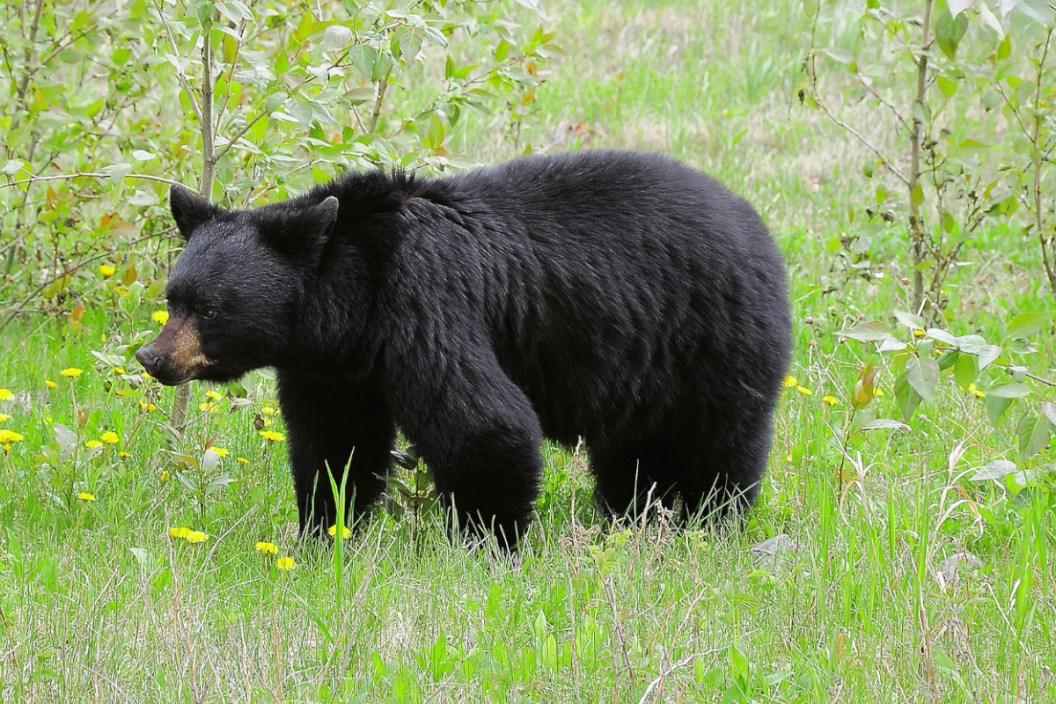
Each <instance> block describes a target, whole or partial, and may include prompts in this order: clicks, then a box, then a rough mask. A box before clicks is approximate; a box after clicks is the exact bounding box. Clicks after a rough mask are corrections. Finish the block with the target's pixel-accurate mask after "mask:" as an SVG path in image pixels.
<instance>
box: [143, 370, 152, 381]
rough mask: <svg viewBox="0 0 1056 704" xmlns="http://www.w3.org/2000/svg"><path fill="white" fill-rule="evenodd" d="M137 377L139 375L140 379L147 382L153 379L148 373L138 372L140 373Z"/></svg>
mask: <svg viewBox="0 0 1056 704" xmlns="http://www.w3.org/2000/svg"><path fill="white" fill-rule="evenodd" d="M139 375H140V376H141V377H143V378H144V379H146V380H147V381H150V380H151V379H153V378H154V377H152V376H151V375H150V372H140V373H139Z"/></svg>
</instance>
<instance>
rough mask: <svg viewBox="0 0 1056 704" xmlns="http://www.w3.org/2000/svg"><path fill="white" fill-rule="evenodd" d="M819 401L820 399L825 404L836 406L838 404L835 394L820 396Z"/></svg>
mask: <svg viewBox="0 0 1056 704" xmlns="http://www.w3.org/2000/svg"><path fill="white" fill-rule="evenodd" d="M821 401H822V403H824V404H825V405H827V406H838V405H840V401H839V399H837V398H836V397H835V396H833V395H831V394H826V395H825V396H822V397H821Z"/></svg>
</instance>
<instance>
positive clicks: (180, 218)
mask: <svg viewBox="0 0 1056 704" xmlns="http://www.w3.org/2000/svg"><path fill="white" fill-rule="evenodd" d="M170 202H171V206H172V215H173V217H174V218H175V220H176V225H177V227H178V228H179V230H180V233H181V234H182V235H183V237H184V239H185V240H186V248H185V249H184V251H183V253H182V254H181V255H180V257H179V259H177V261H176V264H175V265H174V266H173V269H172V272H171V274H170V276H169V283H168V286H167V287H166V290H165V294H166V298H167V300H168V309H169V319H168V321H167V322H166V323H165V326H164V328H162V330H161V332H160V333H159V334H158V336H157V337H156V338H154V339H153V340H152V341H150V342H149V343H148V344H146V345H144V346H143V347H141V348H140V349H139V351H138V352H136V359H138V360H139V362H140V364H142V365H143V367H144V368H145V369H146V370H147V371H148V372H150V374H151V376H153V377H154V378H156V379H157V380H158V381H160V382H161V383H163V384H167V385H174V384H182V383H184V382H186V381H190V380H191V379H202V380H205V381H215V382H225V381H231V380H234V379H237V378H238V377H240V376H242V375H243V374H245V373H246V372H248V371H251V370H253V369H257V368H260V367H264V366H274V365H277V364H280V363H281V361H282V359H283V356H284V351H285V349H286V348H287V347H288V346H289V344H290V342H291V340H293V339H295V338H296V335H297V333H296V327H297V323H298V319H299V317H300V314H301V312H302V307H303V305H304V289H305V283H306V282H307V281H309V280H310V279H311V277H312V275H313V273H314V272H315V271H316V269H317V268H318V267H319V264H320V259H321V257H322V253H323V250H324V249H325V247H326V244H327V241H328V239H329V237H330V234H331V232H332V231H333V229H334V223H335V222H336V220H337V213H338V201H337V198H335V197H333V196H330V197H328V198H326V199H324V200H322V201H321V202H318V203H308V202H303V201H300V202H299V201H288V202H285V203H280V204H277V205H271V206H265V207H263V208H259V209H256V210H250V211H228V210H224V209H222V208H219V207H217V206H215V205H212V204H211V203H209V202H208V201H206V200H204V199H203V198H201V197H199V196H197V195H195V194H194V193H193V192H191V191H190V190H188V189H186V188H183V187H182V186H173V187H172V191H171V193H170Z"/></svg>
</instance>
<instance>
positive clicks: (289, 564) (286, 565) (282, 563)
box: [275, 555, 297, 570]
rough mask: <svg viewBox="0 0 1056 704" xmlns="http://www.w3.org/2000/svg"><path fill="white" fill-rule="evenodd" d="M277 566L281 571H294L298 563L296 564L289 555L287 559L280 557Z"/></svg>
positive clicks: (276, 562)
mask: <svg viewBox="0 0 1056 704" xmlns="http://www.w3.org/2000/svg"><path fill="white" fill-rule="evenodd" d="M275 566H276V567H278V568H279V569H280V570H292V569H293V568H294V567H296V566H297V563H296V562H294V560H293V558H292V557H290V556H289V555H287V556H286V557H280V558H279V559H278V560H276V561H275Z"/></svg>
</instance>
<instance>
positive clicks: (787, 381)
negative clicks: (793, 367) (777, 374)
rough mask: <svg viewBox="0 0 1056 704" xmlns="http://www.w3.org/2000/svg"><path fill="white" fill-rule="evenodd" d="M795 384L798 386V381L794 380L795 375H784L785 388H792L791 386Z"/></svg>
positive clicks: (793, 386)
mask: <svg viewBox="0 0 1056 704" xmlns="http://www.w3.org/2000/svg"><path fill="white" fill-rule="evenodd" d="M797 386H799V382H798V381H796V377H794V376H792V375H791V374H786V375H785V388H786V389H793V388H795V387H797Z"/></svg>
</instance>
